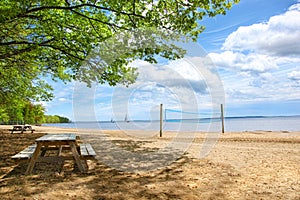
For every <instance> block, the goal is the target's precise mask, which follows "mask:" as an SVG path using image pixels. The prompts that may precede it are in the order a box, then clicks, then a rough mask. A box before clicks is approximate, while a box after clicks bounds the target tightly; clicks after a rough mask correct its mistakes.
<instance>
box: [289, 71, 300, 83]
mask: <svg viewBox="0 0 300 200" xmlns="http://www.w3.org/2000/svg"><path fill="white" fill-rule="evenodd" d="M288 78H289V79H291V80H296V81H300V71H292V72H290V73H288Z"/></svg>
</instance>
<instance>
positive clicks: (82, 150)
mask: <svg viewBox="0 0 300 200" xmlns="http://www.w3.org/2000/svg"><path fill="white" fill-rule="evenodd" d="M80 155H82V156H88V155H89V154H88V151H87V149H86V146H85V144H80Z"/></svg>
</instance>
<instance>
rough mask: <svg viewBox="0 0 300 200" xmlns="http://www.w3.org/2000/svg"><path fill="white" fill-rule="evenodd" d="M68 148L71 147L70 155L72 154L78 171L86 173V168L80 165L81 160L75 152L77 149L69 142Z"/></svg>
mask: <svg viewBox="0 0 300 200" xmlns="http://www.w3.org/2000/svg"><path fill="white" fill-rule="evenodd" d="M70 147H71V150H72V153H73V157H74V159H75V162H76V164H77V166H78V168H79V170H80V171H81V172H86V171H87V170H86V167H85V166H84V165H83V164H82V162H81V160H80V156H79V154H78V151H77V148H76V145H75V143H74V142H70Z"/></svg>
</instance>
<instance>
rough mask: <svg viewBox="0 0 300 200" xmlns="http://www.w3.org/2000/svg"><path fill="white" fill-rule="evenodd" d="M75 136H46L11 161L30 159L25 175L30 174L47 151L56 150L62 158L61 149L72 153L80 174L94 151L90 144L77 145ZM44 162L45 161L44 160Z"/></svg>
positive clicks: (70, 134) (84, 170)
mask: <svg viewBox="0 0 300 200" xmlns="http://www.w3.org/2000/svg"><path fill="white" fill-rule="evenodd" d="M76 139H77V138H76V135H75V134H73V133H65V134H48V135H44V136H42V137H40V138H38V139H36V140H35V142H36V143H35V144H34V145H31V146H29V147H27V148H26V149H25V150H23V151H21V152H20V153H18V154H16V155H14V156H13V157H12V158H13V159H19V160H20V159H24V158H25V159H30V160H29V164H28V167H27V170H26V174H31V173H32V170H33V168H34V165H35V163H36V162H37V161H38V160H43V158H45V157H44V155H45V152H46V151H47V150H53V149H57V150H58V153H57V157H64V156H62V154H61V152H62V149H63V148H64V149H68V150H70V151H71V152H72V156H71V158H72V159H73V160H75V163H76V164H77V166H78V168H79V170H80V171H81V172H84V173H85V172H87V170H88V166H87V162H86V160H87V158H90V157H94V156H95V155H96V153H95V151H94V150H93V148H92V147H91V145H90V144H80V145H78V144H77V140H76ZM66 158H67V157H66ZM44 160H45V159H44Z"/></svg>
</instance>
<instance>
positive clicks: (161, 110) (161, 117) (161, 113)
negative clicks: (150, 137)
mask: <svg viewBox="0 0 300 200" xmlns="http://www.w3.org/2000/svg"><path fill="white" fill-rule="evenodd" d="M162 124H163V105H162V104H160V124H159V136H160V137H162Z"/></svg>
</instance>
